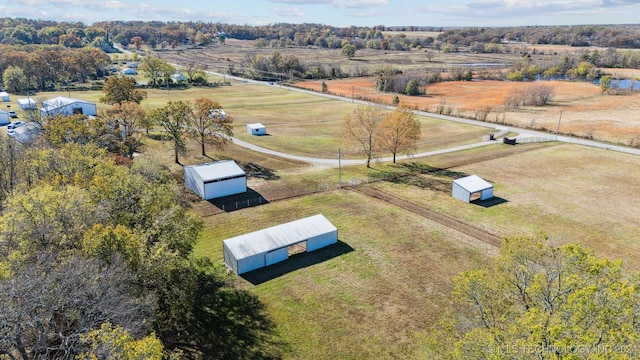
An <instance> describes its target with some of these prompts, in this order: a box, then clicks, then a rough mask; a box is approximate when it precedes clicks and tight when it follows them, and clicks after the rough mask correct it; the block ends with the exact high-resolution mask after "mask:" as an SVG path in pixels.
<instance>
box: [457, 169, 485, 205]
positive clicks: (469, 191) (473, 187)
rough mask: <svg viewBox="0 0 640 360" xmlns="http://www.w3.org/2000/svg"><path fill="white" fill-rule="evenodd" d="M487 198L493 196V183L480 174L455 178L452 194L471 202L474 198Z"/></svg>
mask: <svg viewBox="0 0 640 360" xmlns="http://www.w3.org/2000/svg"><path fill="white" fill-rule="evenodd" d="M478 195H479V198H480V200H487V199H491V198H492V197H493V185H491V184H490V183H489V182H487V181H485V180H484V179H482V178H481V177H479V176H478V175H471V176H467V177H463V178H460V179H456V180H453V187H452V189H451V196H453V197H454V198H456V199H459V200H462V201H464V202H470V201H471V200H472V198H474V197H478Z"/></svg>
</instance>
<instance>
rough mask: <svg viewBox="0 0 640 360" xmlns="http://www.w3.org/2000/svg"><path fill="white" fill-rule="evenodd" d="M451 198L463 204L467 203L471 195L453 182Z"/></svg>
mask: <svg viewBox="0 0 640 360" xmlns="http://www.w3.org/2000/svg"><path fill="white" fill-rule="evenodd" d="M451 196H452V197H453V198H454V199H458V200H462V201H464V202H469V199H470V198H471V194H469V192H468V191H467V190H466V189H465V188H463V187H462V186H460V185H458V184H456V183H455V182H454V183H453V187H452V189H451Z"/></svg>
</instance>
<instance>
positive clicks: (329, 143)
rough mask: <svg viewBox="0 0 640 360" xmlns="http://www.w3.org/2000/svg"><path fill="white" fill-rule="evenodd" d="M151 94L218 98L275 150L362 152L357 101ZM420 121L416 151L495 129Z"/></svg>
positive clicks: (257, 93) (155, 99) (260, 88)
mask: <svg viewBox="0 0 640 360" xmlns="http://www.w3.org/2000/svg"><path fill="white" fill-rule="evenodd" d="M147 93H148V97H147V99H146V100H144V101H143V102H142V106H143V108H145V109H146V110H151V109H153V108H157V107H160V106H164V105H165V104H166V103H167V102H168V101H171V100H187V101H192V100H195V99H196V98H199V97H208V98H211V99H213V100H216V101H218V102H220V104H221V105H222V106H223V107H224V109H225V111H226V112H227V113H228V114H229V115H230V116H232V117H233V124H234V129H233V131H234V136H236V137H238V138H239V139H241V140H244V141H247V142H251V143H255V144H256V145H259V146H263V147H266V148H269V149H272V150H277V151H281V152H286V153H291V154H294V155H302V156H311V157H318V158H331V159H333V158H336V156H337V151H338V148H342V150H343V155H344V157H345V158H359V157H360V156H359V155H357V154H355V153H354V151H352V149H350V148H349V147H348V146H347V145H346V144H343V143H342V141H341V138H340V133H341V127H342V123H343V119H344V116H345V115H346V114H349V113H351V112H352V111H353V110H354V109H355V108H356V106H357V105H355V104H353V103H350V102H346V101H340V100H334V99H328V98H324V97H318V96H314V95H309V94H304V93H300V92H296V91H291V90H287V89H284V88H280V87H278V86H265V85H256V84H250V83H243V82H237V81H234V82H232V85H231V86H220V87H215V88H190V89H186V90H170V91H167V90H162V89H150V90H147ZM68 95H69V94H68V93H66V92H51V93H49V92H46V93H44V92H43V93H39V94H36V95H35V96H34V99H37V100H46V99H49V98H52V97H55V96H68ZM70 95H71V96H72V97H76V98H79V99H82V100H88V101H92V102H96V103H98V111H101V110H104V109H106V108H107V107H108V105H105V104H101V103H99V102H98V100H99V98H100V97H101V96H103V94H102V92H100V91H78V92H71V93H70ZM16 104H17V102H16ZM16 107H17V105H16ZM420 120H421V122H422V133H423V137H422V140H421V141H420V142H419V143H418V144H417V151H429V150H435V149H441V148H447V147H452V146H458V145H462V144H470V143H476V142H479V141H481V140H482V136H483V135H486V134H487V133H489V132H490V130H489V129H486V128H482V127H476V126H469V125H463V124H457V123H452V122H447V121H442V120H437V119H433V118H427V117H420ZM256 122H261V123H263V124H265V125H266V127H267V132H268V134H269V135H268V136H261V137H256V136H251V135H248V134H247V133H246V129H245V125H246V124H249V123H256ZM301 138H304V141H300V139H301ZM383 155H384V156H389V155H390V154H383Z"/></svg>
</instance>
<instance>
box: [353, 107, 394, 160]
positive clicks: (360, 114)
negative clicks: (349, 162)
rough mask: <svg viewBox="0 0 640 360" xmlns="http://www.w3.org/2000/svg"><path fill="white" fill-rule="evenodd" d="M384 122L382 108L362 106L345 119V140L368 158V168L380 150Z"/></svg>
mask: <svg viewBox="0 0 640 360" xmlns="http://www.w3.org/2000/svg"><path fill="white" fill-rule="evenodd" d="M383 120H384V114H383V112H382V110H381V109H380V108H377V107H371V106H361V107H358V108H356V109H355V110H354V111H353V113H352V114H347V115H345V117H344V127H343V130H344V138H345V139H346V140H347V141H348V142H349V143H351V144H353V145H355V146H356V147H358V148H360V150H361V151H362V153H364V154H365V155H366V156H367V167H371V159H372V158H373V156H374V155H375V153H376V152H377V150H378V141H379V139H378V136H379V130H380V129H379V127H380V124H381V123H382V121H383Z"/></svg>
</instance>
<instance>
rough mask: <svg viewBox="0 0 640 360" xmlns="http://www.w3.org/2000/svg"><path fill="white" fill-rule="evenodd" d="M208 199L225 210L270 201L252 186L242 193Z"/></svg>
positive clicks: (234, 209) (233, 209) (238, 208)
mask: <svg viewBox="0 0 640 360" xmlns="http://www.w3.org/2000/svg"><path fill="white" fill-rule="evenodd" d="M208 201H209V203H210V204H212V205H214V206H215V207H217V208H218V209H220V210H222V211H224V212H230V211H236V210H240V209H244V208H248V207H253V206H259V205H264V204H268V203H269V200H267V199H266V198H265V197H264V196H262V195H261V194H260V193H259V192H257V191H255V190H253V189H251V188H247V191H246V192H243V193H242V194H235V195H229V196H224V197H220V198H215V199H211V200H208Z"/></svg>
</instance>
